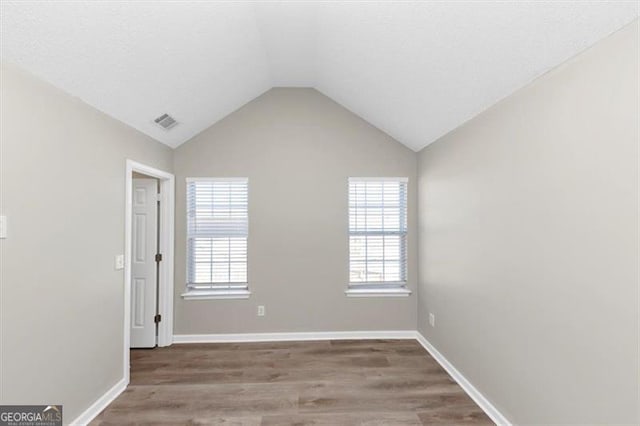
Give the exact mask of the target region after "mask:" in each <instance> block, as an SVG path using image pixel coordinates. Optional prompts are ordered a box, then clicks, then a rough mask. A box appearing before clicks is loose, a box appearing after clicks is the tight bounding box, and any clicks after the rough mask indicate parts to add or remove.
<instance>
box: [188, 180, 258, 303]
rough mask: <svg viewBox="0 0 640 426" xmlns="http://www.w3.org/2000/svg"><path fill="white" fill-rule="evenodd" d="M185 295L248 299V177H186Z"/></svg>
mask: <svg viewBox="0 0 640 426" xmlns="http://www.w3.org/2000/svg"><path fill="white" fill-rule="evenodd" d="M186 189H187V191H186V201H187V238H186V240H187V280H186V282H187V284H186V291H185V292H184V293H183V294H182V297H183V299H185V300H197V299H246V298H248V297H249V295H250V294H251V292H250V291H249V289H248V279H247V270H248V268H247V265H248V263H247V247H248V236H249V210H248V192H249V190H248V179H247V178H229V177H223V178H187V179H186Z"/></svg>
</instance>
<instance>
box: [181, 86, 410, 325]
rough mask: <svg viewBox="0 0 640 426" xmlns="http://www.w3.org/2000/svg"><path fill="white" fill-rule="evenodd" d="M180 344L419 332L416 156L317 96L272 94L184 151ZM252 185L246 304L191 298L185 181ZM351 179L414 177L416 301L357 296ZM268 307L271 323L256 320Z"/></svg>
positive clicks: (302, 91)
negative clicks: (203, 339)
mask: <svg viewBox="0 0 640 426" xmlns="http://www.w3.org/2000/svg"><path fill="white" fill-rule="evenodd" d="M174 158H175V161H174V171H175V173H176V203H177V205H176V218H178V219H177V221H176V275H175V286H176V288H175V290H176V292H175V300H176V302H175V325H174V331H175V334H201V333H202V334H207V333H243V332H245V333H246V332H266V331H270V332H278V331H339V330H347V331H353V330H414V329H415V324H416V311H417V309H416V295H415V289H416V287H415V284H416V278H417V277H416V247H417V246H416V244H417V241H416V233H415V231H416V154H415V153H414V152H413V151H411V150H409V149H408V148H406V147H404V146H403V145H401V144H400V143H398V142H396V141H395V140H393V139H391V138H390V137H389V136H387V135H386V134H384V133H382V132H381V131H379V130H377V129H376V128H374V127H372V126H371V125H370V124H368V123H366V122H365V121H363V120H361V119H360V118H358V117H356V116H355V115H353V114H352V113H350V112H349V111H347V110H345V109H344V108H342V107H341V106H339V105H338V104H336V103H335V102H333V101H331V100H330V99H329V98H327V97H325V96H323V95H321V94H320V93H318V92H317V91H315V90H313V89H273V90H271V91H269V92H267V93H265V94H264V95H262V96H261V97H259V98H257V99H256V100H254V101H252V102H250V103H249V104H247V105H246V106H244V107H243V108H241V109H240V110H238V111H236V112H235V113H233V114H231V115H230V116H229V117H227V118H226V119H224V120H222V121H221V122H219V123H217V124H215V125H214V126H213V127H211V128H209V129H208V130H206V131H205V132H203V133H202V134H200V135H199V136H197V137H195V138H194V139H192V140H191V141H189V142H187V143H186V144H184V145H182V146H180V147H179V148H178V149H177V150H176V151H175V157H174ZM207 176H208V177H220V176H246V177H248V178H249V216H250V218H249V247H248V250H249V288H250V290H251V291H252V293H253V294H252V295H251V297H250V298H249V299H247V300H204V301H203V300H197V301H193V300H188V301H185V300H183V299H182V298H181V297H180V294H181V293H182V292H183V291H184V286H185V276H186V274H185V247H186V240H185V238H186V237H185V220H184V217H185V178H186V177H207ZM349 176H407V177H409V205H410V209H409V226H410V231H409V237H408V240H409V254H410V256H409V287H410V288H411V289H412V290H413V291H414V294H413V295H412V296H410V297H408V298H347V297H346V296H345V294H344V290H345V289H346V287H347V284H348V257H349V256H348V235H347V231H348V222H347V178H348V177H349ZM257 305H265V307H266V316H264V317H258V316H256V307H257Z"/></svg>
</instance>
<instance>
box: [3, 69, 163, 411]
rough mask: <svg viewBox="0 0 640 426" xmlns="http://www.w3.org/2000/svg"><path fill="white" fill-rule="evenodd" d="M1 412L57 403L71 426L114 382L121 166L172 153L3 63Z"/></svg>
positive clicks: (158, 161) (118, 357)
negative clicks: (4, 234) (4, 235)
mask: <svg viewBox="0 0 640 426" xmlns="http://www.w3.org/2000/svg"><path fill="white" fill-rule="evenodd" d="M1 84H2V87H1V89H2V90H1V93H2V98H1V102H2V104H1V106H2V115H1V119H2V124H1V126H0V127H1V129H2V130H1V132H2V133H1V148H2V160H1V172H0V180H1V189H2V190H1V192H0V193H1V196H2V200H1V203H0V209H1V210H2V214H6V215H7V216H8V222H9V238H8V239H6V240H0V250H2V252H1V254H0V259H1V262H2V265H1V267H0V278H1V282H0V288H1V295H0V323H1V324H0V327H1V329H0V333H1V361H0V364H1V368H2V371H1V380H0V381H1V386H0V392H1V394H0V400H1V403H2V404H12V403H15V404H29V403H32V404H34V403H35V404H47V403H50V404H63V405H64V418H65V421H66V422H69V421H71V420H73V419H74V418H75V417H76V416H78V415H79V414H80V413H81V412H82V411H84V410H85V409H86V408H88V407H89V405H91V404H92V403H93V402H94V401H95V400H96V399H97V398H98V397H100V396H102V395H103V394H104V392H106V391H107V390H108V389H109V388H110V387H111V386H113V385H114V384H115V383H116V382H117V381H118V380H120V379H121V378H122V371H123V365H122V353H123V352H122V351H123V348H122V344H123V315H124V314H123V305H122V301H123V294H122V291H123V284H124V281H123V271H116V270H114V256H115V255H117V254H120V253H124V197H125V180H124V178H125V160H126V159H127V158H131V159H134V160H137V161H140V162H142V163H145V164H149V165H151V166H155V167H158V168H160V169H163V170H169V171H170V170H171V167H172V161H171V159H172V152H171V150H170V149H169V148H167V147H165V146H164V145H161V144H159V143H157V142H155V141H153V140H151V139H150V138H148V137H146V136H144V135H142V134H141V133H138V132H137V131H135V130H133V129H131V128H130V127H128V126H125V125H124V124H122V123H120V122H118V121H115V120H113V119H111V118H109V117H107V116H105V115H104V114H102V113H100V112H98V111H96V110H95V109H93V108H91V107H89V106H87V105H86V104H84V103H82V102H81V101H79V100H77V99H74V98H72V97H70V96H69V95H67V94H64V93H63V92H61V91H59V90H57V89H55V88H53V87H51V86H49V85H48V84H46V83H44V82H42V81H40V80H38V79H35V78H34V77H32V76H30V75H28V74H26V73H25V72H23V71H21V70H18V69H17V68H15V67H13V66H11V65H7V64H3V65H2V80H1Z"/></svg>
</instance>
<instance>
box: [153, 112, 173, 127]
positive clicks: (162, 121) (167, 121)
mask: <svg viewBox="0 0 640 426" xmlns="http://www.w3.org/2000/svg"><path fill="white" fill-rule="evenodd" d="M154 121H155V122H156V124H157V125H158V126H160V127H162V128H163V129H165V130H169V129H171V128H173V127H175V126H176V125H177V124H178V122H177V121H176V119H175V118H173V117H172V116H170V115H169V114H162V115H161V116H160V117H158V118H156V119H155V120H154Z"/></svg>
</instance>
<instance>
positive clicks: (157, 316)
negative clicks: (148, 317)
mask: <svg viewBox="0 0 640 426" xmlns="http://www.w3.org/2000/svg"><path fill="white" fill-rule="evenodd" d="M160 321H162V315H160V314H156V316H155V317H153V322H155V323H156V324H157V323H159V322H160Z"/></svg>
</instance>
